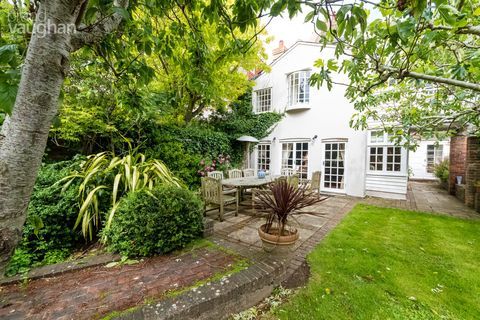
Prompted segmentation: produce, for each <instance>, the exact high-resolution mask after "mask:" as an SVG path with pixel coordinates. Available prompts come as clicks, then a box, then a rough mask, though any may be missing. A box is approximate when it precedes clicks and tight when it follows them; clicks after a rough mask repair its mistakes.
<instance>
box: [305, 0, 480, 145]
mask: <svg viewBox="0 0 480 320" xmlns="http://www.w3.org/2000/svg"><path fill="white" fill-rule="evenodd" d="M307 5H309V6H310V7H311V8H312V9H313V11H311V12H310V13H309V14H307V16H306V20H307V21H310V22H313V23H314V24H315V28H316V30H317V31H318V33H319V34H320V36H321V39H322V41H323V44H324V45H327V44H332V43H333V45H334V46H335V53H336V59H332V60H330V61H323V60H321V59H320V60H318V61H317V62H316V65H317V66H318V67H320V68H321V71H320V72H319V73H318V74H316V75H314V76H312V82H313V83H314V84H319V85H321V84H325V83H326V84H327V86H329V87H331V86H332V85H334V84H339V83H337V82H336V79H335V77H334V76H333V72H337V71H339V72H344V73H346V74H347V75H348V78H349V83H347V84H344V85H347V86H348V89H347V97H348V98H349V99H350V100H352V101H353V102H354V103H355V109H356V110H357V111H358V113H357V114H356V115H355V117H354V118H353V120H352V126H353V127H355V128H365V127H366V126H367V125H368V123H369V121H374V122H378V123H379V124H380V125H383V126H384V127H385V128H386V129H387V130H388V131H389V132H391V133H393V134H394V135H395V136H396V137H397V142H400V141H403V142H405V143H406V144H407V145H411V144H412V143H413V144H414V143H415V141H412V135H411V133H412V132H413V131H415V132H417V133H419V134H422V135H427V136H433V135H436V134H438V132H439V131H442V130H445V129H452V128H464V127H465V126H470V127H473V128H474V129H473V130H474V131H476V132H477V133H478V132H479V131H478V128H479V124H480V122H479V121H480V120H479V119H480V106H479V102H478V101H479V99H478V98H479V94H480V85H479V84H478V83H479V80H480V68H479V66H480V54H479V52H480V51H479V49H480V8H479V2H478V1H476V0H473V1H463V0H458V1H455V2H453V3H452V2H447V1H444V0H434V1H428V2H427V1H403V0H395V1H394V0H381V1H379V2H370V1H363V0H360V1H357V2H353V3H348V4H344V3H342V2H339V1H318V2H307ZM370 13H373V14H372V15H370Z"/></svg>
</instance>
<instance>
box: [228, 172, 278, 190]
mask: <svg viewBox="0 0 480 320" xmlns="http://www.w3.org/2000/svg"><path fill="white" fill-rule="evenodd" d="M275 178H276V177H272V176H271V175H268V176H266V177H265V178H262V179H260V178H258V177H255V176H253V177H242V178H232V179H224V180H222V185H224V186H226V187H232V188H237V189H249V188H258V187H261V186H264V185H267V184H269V183H270V182H273V181H274V180H275Z"/></svg>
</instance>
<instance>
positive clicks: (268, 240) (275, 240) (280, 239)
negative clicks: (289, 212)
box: [258, 224, 299, 246]
mask: <svg viewBox="0 0 480 320" xmlns="http://www.w3.org/2000/svg"><path fill="white" fill-rule="evenodd" d="M265 228H266V224H262V225H261V226H260V228H258V235H259V236H260V239H261V240H262V241H263V243H264V244H268V245H270V246H271V245H276V246H293V245H294V244H295V242H296V241H297V240H298V238H299V233H298V230H297V229H295V228H291V229H289V230H285V233H287V234H284V235H280V236H279V235H278V229H277V228H270V232H269V233H266V232H265Z"/></svg>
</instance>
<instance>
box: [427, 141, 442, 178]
mask: <svg viewBox="0 0 480 320" xmlns="http://www.w3.org/2000/svg"><path fill="white" fill-rule="evenodd" d="M432 147H433V150H429V149H431V148H432ZM431 151H433V153H432V158H431V161H430V153H431ZM442 160H443V144H427V168H426V169H427V172H428V173H433V172H434V167H435V166H436V165H437V164H439V163H440V162H442Z"/></svg>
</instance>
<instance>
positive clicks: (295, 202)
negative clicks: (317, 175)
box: [255, 180, 327, 246]
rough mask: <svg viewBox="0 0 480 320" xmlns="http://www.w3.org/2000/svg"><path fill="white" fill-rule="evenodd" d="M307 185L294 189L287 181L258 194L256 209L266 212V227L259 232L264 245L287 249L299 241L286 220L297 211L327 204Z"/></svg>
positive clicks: (262, 227) (277, 182) (281, 181)
mask: <svg viewBox="0 0 480 320" xmlns="http://www.w3.org/2000/svg"><path fill="white" fill-rule="evenodd" d="M326 199H327V198H326V197H322V198H321V197H319V196H318V193H316V192H313V191H312V190H310V189H309V188H308V187H307V186H306V185H303V186H300V187H295V186H294V185H292V184H289V183H288V182H287V181H286V180H278V181H276V182H274V183H272V184H270V185H269V187H268V188H267V189H265V190H259V191H258V195H257V197H256V198H255V206H256V207H258V208H262V209H263V210H265V211H266V212H268V215H267V220H266V223H265V224H263V225H261V226H260V228H259V229H258V234H259V236H260V238H261V239H262V241H263V243H264V245H265V244H270V245H272V244H273V245H280V246H290V245H293V244H294V243H295V241H297V240H298V238H299V234H298V230H297V229H296V228H294V227H292V226H289V225H288V220H289V217H290V216H292V215H293V214H296V213H299V210H300V209H303V208H305V207H309V206H311V205H313V204H315V203H318V202H321V201H324V200H326Z"/></svg>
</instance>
